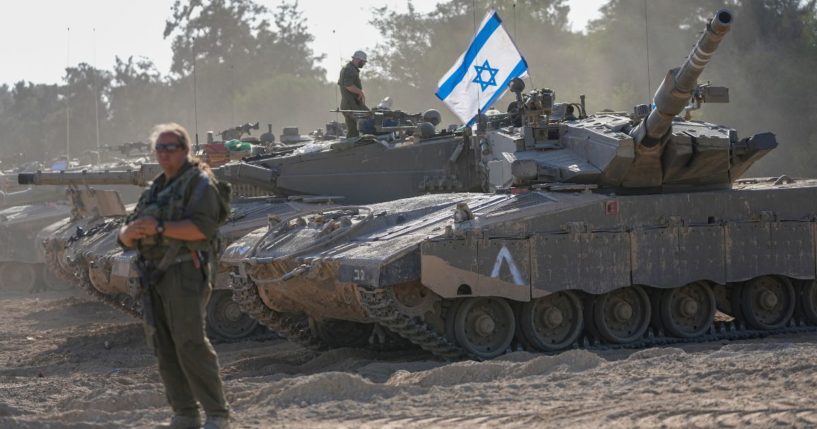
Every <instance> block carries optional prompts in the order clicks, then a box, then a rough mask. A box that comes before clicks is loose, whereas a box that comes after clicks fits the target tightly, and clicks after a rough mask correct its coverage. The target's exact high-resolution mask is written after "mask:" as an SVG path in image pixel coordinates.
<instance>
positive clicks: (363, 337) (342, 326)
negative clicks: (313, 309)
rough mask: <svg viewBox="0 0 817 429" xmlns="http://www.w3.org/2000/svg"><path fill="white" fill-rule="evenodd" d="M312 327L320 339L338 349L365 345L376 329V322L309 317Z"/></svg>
mask: <svg viewBox="0 0 817 429" xmlns="http://www.w3.org/2000/svg"><path fill="white" fill-rule="evenodd" d="M309 326H310V328H312V329H314V331H315V332H316V333H317V334H318V337H320V339H321V340H322V341H323V342H324V343H326V344H328V345H329V347H331V348H333V349H336V348H340V347H365V346H367V345H368V344H369V338H370V337H371V336H372V331H373V330H374V323H359V322H352V321H350V320H340V319H324V320H316V319H309Z"/></svg>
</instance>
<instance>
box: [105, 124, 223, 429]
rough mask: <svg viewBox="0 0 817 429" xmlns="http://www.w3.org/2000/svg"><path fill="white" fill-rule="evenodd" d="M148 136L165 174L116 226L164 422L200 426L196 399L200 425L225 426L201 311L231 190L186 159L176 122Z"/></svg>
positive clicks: (186, 139) (186, 146)
mask: <svg viewBox="0 0 817 429" xmlns="http://www.w3.org/2000/svg"><path fill="white" fill-rule="evenodd" d="M151 141H152V142H153V144H154V150H155V151H156V159H157V161H158V163H159V165H160V166H161V167H162V170H163V173H162V174H160V175H159V176H158V177H156V179H154V181H153V184H152V186H151V187H150V188H149V189H148V190H146V191H145V192H144V193H143V194H142V197H141V198H140V199H139V202H138V204H137V206H136V208H135V209H134V212H133V213H132V214H131V215H130V216H129V217H128V221H127V223H126V225H124V226H123V227H122V228H121V229H120V230H119V235H118V238H119V242H120V244H121V245H122V246H123V247H125V248H128V249H130V248H136V249H137V252H138V254H139V263H138V266H139V271H140V278H141V283H142V287H143V310H144V311H143V313H144V315H145V322H146V323H145V328H146V329H145V331H146V336H147V341H148V344H149V345H150V346H151V347H152V348H153V349H154V352H155V354H156V357H157V358H158V363H159V374H160V375H161V377H162V381H163V382H164V386H165V392H166V396H167V400H168V402H169V403H170V406H171V407H172V408H173V413H174V415H173V418H172V420H171V423H170V427H171V428H198V427H200V426H201V422H202V419H201V415H200V413H199V404H201V407H202V408H203V409H204V411H205V412H206V413H207V421H206V422H205V425H204V427H205V428H226V427H229V407H228V405H227V401H226V399H225V397H224V389H223V387H222V381H221V377H220V376H219V364H218V357H217V356H216V353H215V350H214V349H213V346H212V345H211V344H210V342H209V340H208V339H207V336H206V334H205V322H204V317H205V315H206V308H207V301H208V300H209V298H210V293H211V291H212V287H211V284H210V279H211V278H212V274H211V272H210V271H209V270H208V266H209V265H210V263H211V261H215V260H216V256H217V255H216V254H215V251H216V245H217V243H216V242H215V237H216V232H217V229H218V227H219V224H220V223H223V222H224V220H225V219H226V217H227V215H228V214H229V205H228V196H229V191H228V190H227V188H226V185H224V184H219V183H218V181H217V180H216V179H215V177H214V176H213V174H212V172H211V171H210V169H209V168H208V167H207V165H206V164H204V163H200V162H198V160H196V159H194V158H192V157H191V155H190V136H189V134H188V133H187V131H186V130H185V129H184V128H183V127H181V126H180V125H178V124H164V125H159V126H157V127H156V129H155V130H154V134H153V138H152V139H151Z"/></svg>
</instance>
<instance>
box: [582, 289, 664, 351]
mask: <svg viewBox="0 0 817 429" xmlns="http://www.w3.org/2000/svg"><path fill="white" fill-rule="evenodd" d="M592 308H593V314H592V315H591V317H593V322H594V323H593V325H594V326H595V329H596V331H597V332H598V334H599V336H601V338H602V339H604V340H607V341H609V342H611V343H614V344H624V343H629V342H631V341H635V340H637V339H639V338H641V336H643V335H644V332H646V331H647V328H648V327H649V325H650V317H651V315H650V299H649V297H647V293H646V292H644V289H642V288H641V286H637V285H634V286H630V287H625V288H621V289H617V290H614V291H611V292H607V293H605V294H604V295H599V296H597V297H596V298H595V299H594V300H593V306H592Z"/></svg>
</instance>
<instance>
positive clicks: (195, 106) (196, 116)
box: [193, 37, 199, 152]
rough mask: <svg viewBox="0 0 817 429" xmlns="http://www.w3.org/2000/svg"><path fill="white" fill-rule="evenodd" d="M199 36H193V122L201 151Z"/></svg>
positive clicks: (197, 143) (197, 146) (197, 149)
mask: <svg viewBox="0 0 817 429" xmlns="http://www.w3.org/2000/svg"><path fill="white" fill-rule="evenodd" d="M197 41H198V38H197V37H194V38H193V123H194V124H195V125H194V127H195V129H196V152H198V151H199V103H198V101H199V100H198V86H197V82H196V44H197V43H196V42H197Z"/></svg>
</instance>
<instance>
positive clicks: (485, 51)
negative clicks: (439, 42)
mask: <svg viewBox="0 0 817 429" xmlns="http://www.w3.org/2000/svg"><path fill="white" fill-rule="evenodd" d="M527 74H528V63H527V61H525V58H524V57H522V54H520V53H519V49H517V48H516V45H515V44H514V43H513V40H511V36H510V35H509V34H508V32H507V31H505V27H504V26H503V25H502V19H500V18H499V14H497V13H496V11H495V10H490V11H488V13H487V14H485V18H484V19H483V20H482V23H481V24H480V26H479V28H478V29H477V32H476V33H475V34H474V37H473V38H472V39H471V44H470V45H468V49H466V51H465V52H464V53H463V54H462V55H460V57H459V59H457V62H455V63H454V65H453V66H452V67H451V69H450V70H448V72H447V73H446V74H445V76H443V77H442V79H440V81H439V82H438V83H437V92H436V95H437V98H439V99H440V100H442V102H443V103H445V105H446V107H448V108H449V109H451V112H453V113H454V114H455V115H457V118H459V119H460V121H462V123H463V124H468V125H471V124H473V123H474V122H475V120H476V118H477V113H478V112H480V111H485V110H488V108H489V107H491V105H493V104H494V102H495V101H496V100H498V99H499V97H502V94H504V93H505V91H507V90H508V83H509V82H510V81H511V80H512V79H514V78H517V77H520V78H521V77H525V76H527Z"/></svg>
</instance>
